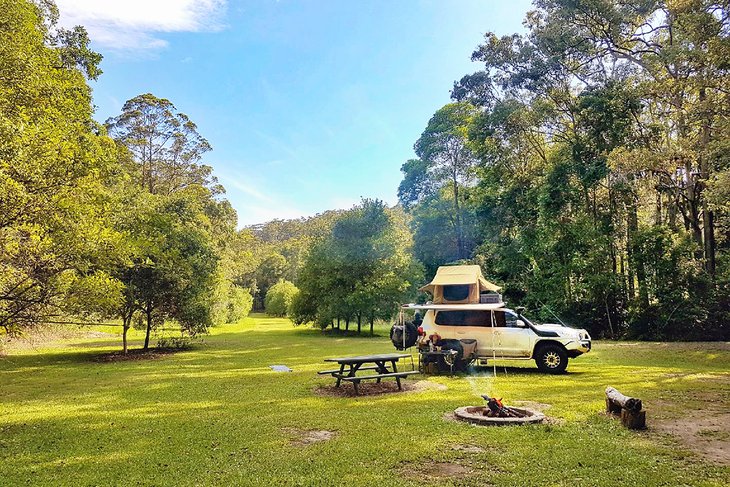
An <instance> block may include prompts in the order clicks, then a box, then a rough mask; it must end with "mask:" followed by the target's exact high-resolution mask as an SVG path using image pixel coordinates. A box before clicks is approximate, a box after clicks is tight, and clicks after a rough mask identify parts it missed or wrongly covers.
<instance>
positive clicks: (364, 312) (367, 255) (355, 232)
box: [292, 200, 422, 331]
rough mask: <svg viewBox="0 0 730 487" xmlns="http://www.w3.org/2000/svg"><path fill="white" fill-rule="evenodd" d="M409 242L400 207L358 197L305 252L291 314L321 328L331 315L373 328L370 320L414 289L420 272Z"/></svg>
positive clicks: (384, 314) (390, 309)
mask: <svg viewBox="0 0 730 487" xmlns="http://www.w3.org/2000/svg"><path fill="white" fill-rule="evenodd" d="M412 245H413V244H412V239H411V235H410V232H409V230H408V227H407V223H406V217H405V215H404V214H403V213H402V211H400V210H398V209H389V208H387V207H386V206H385V204H384V203H382V202H381V201H373V200H363V202H362V204H361V205H360V206H357V207H355V208H353V209H352V210H349V211H346V212H344V213H343V214H342V215H341V216H340V218H339V219H338V220H337V221H336V222H335V224H334V226H333V227H332V232H331V233H330V235H329V236H328V237H327V238H325V239H324V240H322V241H321V242H320V243H319V244H317V245H315V247H314V248H313V249H312V251H311V252H310V254H309V257H308V258H307V261H306V263H305V265H304V268H303V269H302V270H301V272H300V277H299V281H298V282H297V285H298V287H299V291H300V292H299V294H298V295H297V297H296V299H294V301H293V304H292V319H293V320H294V322H295V323H297V324H302V323H306V322H314V323H316V324H317V325H318V326H320V327H321V328H326V327H327V326H329V325H331V324H333V323H334V321H335V320H345V321H346V323H348V324H349V322H350V320H356V321H357V324H358V331H360V329H361V325H362V322H363V321H366V322H369V323H370V326H371V330H372V326H373V322H374V320H376V319H379V318H383V319H385V318H390V317H392V316H393V315H394V314H395V313H396V311H397V309H398V305H399V304H400V303H401V302H402V301H404V300H405V299H406V298H408V297H410V296H412V295H414V294H415V287H416V285H417V284H418V282H419V281H420V280H421V277H422V274H421V269H420V266H419V265H418V264H417V262H416V261H415V260H414V259H413V257H412Z"/></svg>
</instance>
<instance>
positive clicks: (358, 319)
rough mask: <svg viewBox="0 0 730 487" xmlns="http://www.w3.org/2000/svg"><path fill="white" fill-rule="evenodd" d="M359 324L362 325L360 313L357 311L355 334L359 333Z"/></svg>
mask: <svg viewBox="0 0 730 487" xmlns="http://www.w3.org/2000/svg"><path fill="white" fill-rule="evenodd" d="M361 325H362V314H361V313H358V314H357V334H358V335H359V334H360V330H361V329H362V328H361Z"/></svg>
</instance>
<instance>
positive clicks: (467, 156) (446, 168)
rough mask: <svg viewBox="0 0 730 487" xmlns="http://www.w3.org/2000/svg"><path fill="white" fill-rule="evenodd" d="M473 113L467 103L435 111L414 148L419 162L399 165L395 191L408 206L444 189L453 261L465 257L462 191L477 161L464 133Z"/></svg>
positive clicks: (413, 161)
mask: <svg viewBox="0 0 730 487" xmlns="http://www.w3.org/2000/svg"><path fill="white" fill-rule="evenodd" d="M477 113H478V110H477V109H476V108H475V107H474V106H473V105H471V104H470V103H467V102H457V103H450V104H448V105H445V106H444V107H442V108H440V109H439V110H437V111H436V113H435V114H434V115H433V116H432V117H431V120H429V122H428V125H427V126H426V129H425V130H424V131H423V134H421V137H420V138H419V139H418V140H417V141H416V143H415V145H414V150H415V152H416V155H417V156H418V157H419V159H413V160H409V161H408V162H406V163H405V164H404V165H403V166H402V168H401V171H403V173H404V179H403V182H402V183H401V184H400V186H399V188H398V196H399V198H400V200H401V202H402V203H403V205H404V206H406V207H410V206H412V205H413V204H414V203H416V202H418V201H422V200H424V199H425V198H428V197H432V196H434V195H437V194H438V191H439V190H440V189H442V188H447V187H448V190H449V192H450V193H451V197H450V200H451V204H452V208H451V211H450V218H449V220H450V223H451V225H450V226H451V228H452V231H453V234H454V239H455V241H456V258H457V259H464V258H466V257H468V255H467V254H468V249H467V246H466V241H465V236H464V228H463V220H464V214H463V213H464V210H463V200H464V195H463V190H464V188H465V187H466V186H467V185H469V184H470V182H471V181H473V179H474V166H475V164H476V161H477V159H476V157H475V154H474V152H473V151H472V149H471V147H470V144H469V138H468V130H469V125H470V124H471V122H472V120H473V118H474V117H475V116H476V115H477Z"/></svg>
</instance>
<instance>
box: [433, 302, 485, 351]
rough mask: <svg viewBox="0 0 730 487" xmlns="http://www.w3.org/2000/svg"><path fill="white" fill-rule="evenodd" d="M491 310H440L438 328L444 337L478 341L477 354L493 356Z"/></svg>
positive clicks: (437, 315) (437, 316)
mask: <svg viewBox="0 0 730 487" xmlns="http://www.w3.org/2000/svg"><path fill="white" fill-rule="evenodd" d="M491 321H492V320H491V313H490V312H489V311H439V312H438V313H436V318H435V322H436V325H437V326H436V330H437V331H438V333H439V334H440V335H441V337H442V338H451V339H457V340H465V339H473V340H476V341H477V355H479V356H491V353H492V348H491V347H492V341H493V340H492V326H491Z"/></svg>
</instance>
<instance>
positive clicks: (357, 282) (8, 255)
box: [0, 0, 730, 351]
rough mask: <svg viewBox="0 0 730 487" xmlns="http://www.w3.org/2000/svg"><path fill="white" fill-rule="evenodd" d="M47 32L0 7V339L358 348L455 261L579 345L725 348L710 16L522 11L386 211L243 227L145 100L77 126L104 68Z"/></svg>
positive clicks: (549, 1)
mask: <svg viewBox="0 0 730 487" xmlns="http://www.w3.org/2000/svg"><path fill="white" fill-rule="evenodd" d="M57 24H58V10H57V8H56V7H55V5H54V4H53V2H51V1H47V0H42V1H40V0H39V1H36V2H34V1H31V0H20V1H18V0H0V334H8V335H13V334H19V333H23V332H25V331H27V330H29V329H32V328H33V327H37V326H42V325H43V324H49V323H61V324H66V323H67V324H75V323H85V322H103V321H108V320H114V321H115V322H118V323H119V326H121V327H122V328H123V330H124V339H123V340H124V341H123V348H124V350H125V351H126V350H127V341H126V332H127V330H129V329H130V328H132V327H134V328H138V329H141V330H144V331H145V333H146V339H145V342H144V348H148V347H149V346H150V339H151V337H152V336H153V335H154V333H155V331H156V330H160V329H163V328H166V327H173V328H175V329H179V330H180V331H182V332H183V333H184V334H186V335H192V336H194V335H197V334H200V333H205V332H206V331H207V330H208V329H209V328H210V327H212V326H216V325H221V324H225V323H229V322H235V321H237V320H239V319H240V318H241V317H243V316H245V315H247V314H248V313H249V311H251V309H252V308H256V309H266V311H267V312H268V313H269V314H272V315H276V316H289V317H290V318H291V319H292V320H293V321H294V323H296V324H299V325H302V324H308V323H315V324H316V325H318V326H319V327H321V328H327V327H329V326H332V327H333V328H337V329H343V328H344V329H345V330H348V329H350V327H352V328H353V329H354V328H355V327H356V329H357V331H358V332H360V331H361V330H362V327H363V326H366V327H367V326H369V327H370V330H371V331H372V330H373V323H374V322H375V321H376V320H387V319H391V318H393V317H394V315H395V314H396V313H397V311H398V304H399V303H402V302H405V301H408V300H415V299H425V298H426V297H425V296H423V295H421V296H419V295H418V294H417V288H418V287H419V286H420V285H422V284H423V283H424V282H426V281H427V279H428V278H429V277H431V276H432V275H433V273H434V272H435V270H436V268H437V267H438V266H440V265H445V264H449V263H465V262H469V263H477V264H479V265H481V267H482V269H483V271H484V274H485V275H486V276H487V277H488V278H489V279H490V280H493V281H494V282H498V283H500V285H502V286H503V288H504V289H503V291H504V295H505V299H506V301H507V302H508V304H509V305H510V306H512V307H515V306H518V305H519V306H525V307H526V308H527V309H528V310H529V311H528V312H529V313H531V314H532V315H534V316H536V317H538V318H539V319H541V320H545V321H554V320H555V319H556V317H560V319H562V320H563V321H565V322H566V323H567V324H570V325H576V326H580V327H585V328H586V329H588V330H589V331H590V332H591V334H593V335H594V336H596V337H605V338H615V339H617V338H638V339H662V340H683V339H686V340H696V339H701V340H719V339H725V340H727V339H728V337H729V336H730V326H729V323H730V251H729V250H730V158H729V156H728V154H729V151H728V149H729V147H728V145H730V142H729V141H730V137H729V136H730V118H729V112H730V103H729V102H730V99H729V94H730V91H729V88H728V87H730V82H728V81H730V80H729V76H728V75H729V72H730V40H729V39H728V35H729V34H730V8H729V7H728V5H727V4H726V3H725V2H712V1H707V0H687V1H678V2H669V1H656V0H651V1H650V0H639V1H634V2H625V3H624V2H615V1H607V0H579V1H568V0H537V1H535V3H534V10H532V11H531V12H530V13H529V14H528V16H527V17H526V19H525V26H526V33H525V34H514V35H509V36H503V37H499V36H497V35H495V34H492V33H487V34H486V35H485V37H484V40H483V43H482V44H480V45H478V46H475V48H474V53H473V55H472V60H473V61H474V62H475V63H477V64H478V66H479V70H478V71H476V72H474V73H471V74H465V75H464V76H463V77H462V78H460V79H459V80H458V81H456V82H455V83H454V85H453V87H452V89H451V99H452V102H451V103H449V104H447V105H445V106H444V107H442V108H440V109H438V110H437V111H436V112H435V113H434V114H433V116H432V117H431V119H430V120H424V126H425V128H424V131H423V133H422V135H421V136H420V137H419V138H418V140H416V141H415V143H414V158H412V159H409V160H407V161H404V163H403V165H402V168H401V170H402V173H403V179H402V182H401V183H400V186H399V187H398V189H397V191H398V200H399V203H398V204H397V205H394V206H389V205H387V204H385V203H384V202H382V201H379V200H372V199H363V200H362V201H361V203H360V204H358V205H356V206H355V207H353V208H350V209H333V210H331V211H327V212H324V213H322V214H319V215H316V216H313V217H306V218H301V219H295V220H274V221H270V222H266V223H262V224H259V225H254V226H250V227H245V228H240V229H239V228H238V220H237V214H236V211H235V210H234V209H233V207H232V206H231V204H230V203H229V202H228V201H227V200H226V198H225V189H224V188H223V186H222V185H221V184H219V182H218V181H217V179H216V178H215V175H214V171H213V168H212V167H211V166H210V165H208V164H206V161H207V157H208V155H209V153H210V151H211V150H212V149H213V148H212V147H211V145H210V144H209V142H208V141H207V140H206V139H205V137H204V136H203V134H200V133H199V132H198V128H197V126H196V125H195V123H194V122H193V121H192V120H191V119H190V118H189V117H188V116H187V115H185V114H184V113H182V112H180V111H179V110H178V109H177V108H176V107H175V105H174V104H173V102H172V101H170V100H168V99H166V98H164V94H157V95H153V94H150V93H145V94H140V95H138V96H136V97H134V98H132V99H130V100H128V101H127V102H126V103H124V106H123V107H122V110H121V112H120V113H119V114H118V115H117V116H115V117H112V118H109V119H108V120H106V121H104V122H103V123H101V122H99V121H97V120H95V118H94V105H93V97H92V88H91V85H90V83H91V82H92V81H93V80H95V79H97V78H98V77H99V76H103V73H102V72H101V69H100V67H99V65H100V64H99V63H100V62H101V59H102V57H101V54H99V53H96V52H94V51H93V50H92V49H91V48H90V40H89V37H88V35H87V33H86V31H85V29H84V28H83V27H82V26H78V27H75V28H74V29H70V30H69V29H65V28H61V27H59V26H58V25H57ZM448 88H449V87H444V89H445V90H448Z"/></svg>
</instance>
